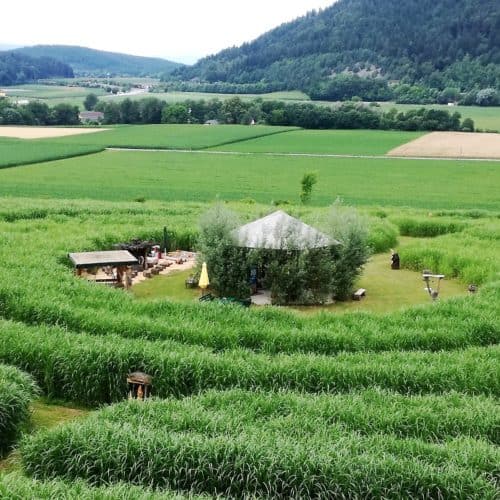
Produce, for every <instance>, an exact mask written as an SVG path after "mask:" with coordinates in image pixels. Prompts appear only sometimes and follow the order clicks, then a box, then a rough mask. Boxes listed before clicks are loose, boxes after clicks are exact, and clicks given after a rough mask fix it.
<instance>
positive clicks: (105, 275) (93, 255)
mask: <svg viewBox="0 0 500 500" xmlns="http://www.w3.org/2000/svg"><path fill="white" fill-rule="evenodd" d="M68 257H69V259H70V260H71V262H73V265H74V267H75V274H76V275H77V276H81V277H86V278H87V279H89V280H90V281H95V282H97V283H104V284H110V285H115V286H124V287H125V288H128V287H129V286H130V266H135V265H138V263H139V262H138V260H137V259H136V258H135V257H134V256H133V255H132V254H131V253H130V252H128V251H126V250H109V251H100V252H79V253H70V254H68Z"/></svg>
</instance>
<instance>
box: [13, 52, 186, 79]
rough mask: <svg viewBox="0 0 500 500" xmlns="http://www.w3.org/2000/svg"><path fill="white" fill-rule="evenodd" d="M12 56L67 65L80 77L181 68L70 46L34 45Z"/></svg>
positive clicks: (151, 73) (152, 59)
mask: <svg viewBox="0 0 500 500" xmlns="http://www.w3.org/2000/svg"><path fill="white" fill-rule="evenodd" d="M15 52H18V53H21V54H26V55H29V56H33V57H41V56H49V57H53V58H55V59H58V60H59V61H62V62H64V63H66V64H69V65H70V66H71V67H72V68H73V70H74V72H75V74H76V75H79V76H107V74H108V73H109V74H110V75H112V76H157V75H161V74H164V73H169V72H171V71H172V70H174V69H176V68H179V67H180V66H182V65H181V64H180V63H176V62H172V61H168V60H166V59H160V58H157V57H141V56H132V55H128V54H120V53H117V52H105V51H102V50H95V49H89V48H86V47H77V46H72V45H35V46H33V47H22V48H20V49H16V50H15Z"/></svg>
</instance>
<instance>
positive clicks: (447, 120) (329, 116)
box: [94, 97, 474, 131]
mask: <svg viewBox="0 0 500 500" xmlns="http://www.w3.org/2000/svg"><path fill="white" fill-rule="evenodd" d="M94 109H95V110H97V111H101V112H103V114H104V119H103V123H104V124H114V123H135V124H141V123H143V124H146V123H178V124H183V123H185V124H187V123H198V124H203V123H207V122H218V123H222V124H242V125H249V124H266V125H280V126H296V127H302V128H307V129H384V130H464V131H473V130H474V122H473V121H472V120H471V119H469V118H467V119H465V120H462V119H461V115H460V113H458V112H453V113H452V112H450V111H448V110H436V109H426V108H421V109H415V110H408V111H406V112H402V111H401V112H400V111H397V110H396V109H391V110H389V111H385V112H384V111H382V110H380V109H379V108H377V107H376V106H370V105H365V104H363V103H358V102H347V103H343V104H341V105H339V106H336V107H329V106H320V105H317V104H313V103H286V102H283V101H264V100H262V99H259V98H257V99H253V100H242V99H241V98H239V97H231V98H229V99H226V100H219V99H210V100H206V101H205V100H186V101H184V102H179V103H166V102H164V101H162V100H160V99H157V98H154V97H148V98H145V99H140V100H131V99H128V98H127V99H124V100H123V101H121V102H103V101H99V102H97V104H96V105H95V106H94Z"/></svg>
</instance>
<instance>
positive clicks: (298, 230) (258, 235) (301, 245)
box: [233, 210, 340, 250]
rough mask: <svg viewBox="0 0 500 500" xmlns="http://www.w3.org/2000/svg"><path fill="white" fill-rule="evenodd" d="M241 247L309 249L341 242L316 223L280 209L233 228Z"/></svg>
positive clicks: (236, 240)
mask: <svg viewBox="0 0 500 500" xmlns="http://www.w3.org/2000/svg"><path fill="white" fill-rule="evenodd" d="M233 237H234V239H235V243H236V245H237V246H239V247H244V248H255V249H257V248H259V249H266V250H307V249H313V248H326V247H330V246H334V245H339V244H340V243H339V242H338V241H336V240H334V239H333V238H330V236H328V235H326V234H324V233H322V232H321V231H318V230H317V229H315V228H314V227H312V226H309V225H308V224H305V223H304V222H302V221H300V220H299V219H296V218H295V217H292V216H290V215H288V214H287V213H286V212H283V210H277V211H276V212H273V213H272V214H269V215H266V216H265V217H262V218H261V219H258V220H255V221H253V222H250V223H249V224H245V225H244V226H241V227H240V228H238V229H236V230H235V231H233Z"/></svg>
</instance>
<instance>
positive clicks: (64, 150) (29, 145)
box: [0, 137, 103, 169]
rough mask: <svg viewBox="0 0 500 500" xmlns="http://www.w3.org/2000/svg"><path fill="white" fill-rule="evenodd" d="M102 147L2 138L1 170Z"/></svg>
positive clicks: (74, 154)
mask: <svg viewBox="0 0 500 500" xmlns="http://www.w3.org/2000/svg"><path fill="white" fill-rule="evenodd" d="M102 149H103V148H102V146H94V145H91V144H65V143H59V142H55V141H54V140H50V141H45V142H44V141H43V140H30V141H26V140H23V139H8V138H4V137H0V169H1V168H4V167H10V166H14V165H24V164H28V163H36V162H43V161H47V160H56V159H59V158H68V157H71V156H78V155H83V154H89V153H96V152H98V151H101V150H102Z"/></svg>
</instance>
